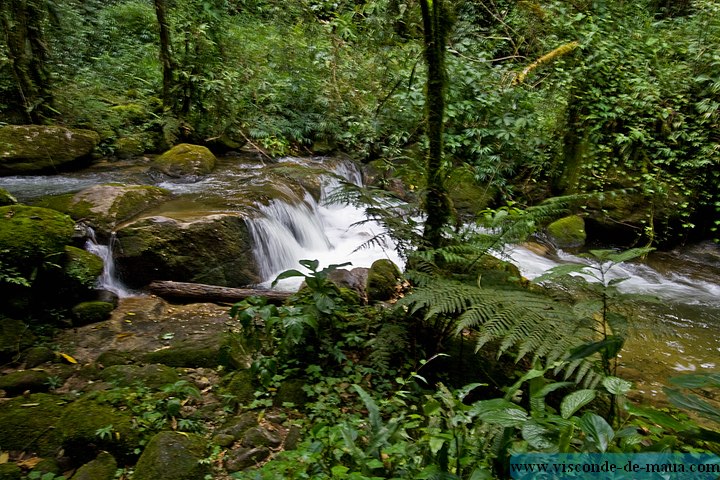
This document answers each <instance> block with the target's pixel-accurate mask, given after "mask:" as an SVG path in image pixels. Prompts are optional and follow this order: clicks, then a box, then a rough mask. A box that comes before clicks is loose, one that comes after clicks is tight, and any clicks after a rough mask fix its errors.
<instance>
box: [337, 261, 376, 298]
mask: <svg viewBox="0 0 720 480" xmlns="http://www.w3.org/2000/svg"><path fill="white" fill-rule="evenodd" d="M369 271H370V269H369V268H365V267H356V268H353V269H352V270H347V269H344V268H340V269H337V270H333V271H332V272H330V274H329V275H328V280H330V281H331V282H332V283H334V284H335V285H337V286H338V287H339V288H349V289H350V290H353V291H354V292H355V293H357V294H358V297H360V298H361V299H362V300H363V301H364V302H367V290H366V287H367V278H368V272H369Z"/></svg>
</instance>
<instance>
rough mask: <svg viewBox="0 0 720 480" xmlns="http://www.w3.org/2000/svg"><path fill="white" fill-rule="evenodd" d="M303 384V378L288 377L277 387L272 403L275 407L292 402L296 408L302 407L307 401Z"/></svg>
mask: <svg viewBox="0 0 720 480" xmlns="http://www.w3.org/2000/svg"><path fill="white" fill-rule="evenodd" d="M304 386H305V380H303V379H300V378H290V379H288V380H285V381H283V382H282V383H281V384H280V387H279V388H278V391H277V394H276V395H275V398H274V399H273V403H274V404H275V406H276V407H282V406H283V405H284V404H286V403H292V404H293V405H295V406H296V407H297V408H302V407H303V406H304V405H305V403H306V402H307V394H306V393H305V390H304V389H303V387H304Z"/></svg>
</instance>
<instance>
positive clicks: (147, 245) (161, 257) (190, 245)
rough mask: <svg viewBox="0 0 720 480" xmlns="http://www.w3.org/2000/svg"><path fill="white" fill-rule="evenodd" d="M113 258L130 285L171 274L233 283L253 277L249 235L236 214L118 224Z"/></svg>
mask: <svg viewBox="0 0 720 480" xmlns="http://www.w3.org/2000/svg"><path fill="white" fill-rule="evenodd" d="M117 238H118V240H119V241H120V243H121V244H122V246H123V248H122V251H121V252H119V255H118V257H117V258H116V266H117V269H118V271H119V273H120V275H121V276H122V277H123V278H124V279H125V280H126V282H127V283H129V286H130V287H142V286H144V285H147V284H148V283H150V282H151V281H153V280H175V281H184V282H195V283H206V284H211V285H221V286H228V287H237V286H243V285H251V284H254V283H257V282H258V281H259V280H260V279H259V276H258V273H257V272H258V270H257V265H256V263H255V258H254V256H253V253H252V240H251V238H250V235H249V233H248V228H247V225H246V224H245V220H244V218H243V217H242V216H240V215H232V214H216V215H210V216H207V217H202V218H197V219H188V220H185V221H181V220H175V219H172V218H168V217H150V218H145V219H141V220H139V221H137V222H134V223H132V224H129V225H127V226H125V227H123V228H121V229H120V230H119V231H118V232H117Z"/></svg>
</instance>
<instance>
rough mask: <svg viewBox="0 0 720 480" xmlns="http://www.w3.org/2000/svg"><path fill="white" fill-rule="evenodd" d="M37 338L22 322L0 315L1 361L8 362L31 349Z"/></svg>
mask: <svg viewBox="0 0 720 480" xmlns="http://www.w3.org/2000/svg"><path fill="white" fill-rule="evenodd" d="M34 341H35V336H34V335H33V334H32V333H31V332H30V330H29V329H28V326H27V325H26V324H25V323H24V322H21V321H20V320H15V319H13V318H7V317H4V316H2V315H0V361H3V362H5V361H8V360H10V359H12V358H14V357H17V355H18V354H19V353H20V352H21V351H23V350H24V349H26V348H28V347H30V346H31V345H32V344H33V342H34Z"/></svg>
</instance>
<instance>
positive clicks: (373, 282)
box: [367, 258, 401, 301]
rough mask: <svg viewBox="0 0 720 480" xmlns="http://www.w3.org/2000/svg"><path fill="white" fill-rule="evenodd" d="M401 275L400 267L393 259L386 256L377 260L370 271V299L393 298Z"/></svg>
mask: <svg viewBox="0 0 720 480" xmlns="http://www.w3.org/2000/svg"><path fill="white" fill-rule="evenodd" d="M400 276H401V275H400V269H398V267H397V265H395V264H394V263H393V262H392V261H390V260H388V259H385V258H383V259H380V260H375V261H374V262H373V264H372V265H371V266H370V271H369V272H368V279H367V294H368V300H370V301H382V300H389V299H390V298H392V296H393V295H394V294H395V287H396V286H397V283H398V280H399V279H400Z"/></svg>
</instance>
